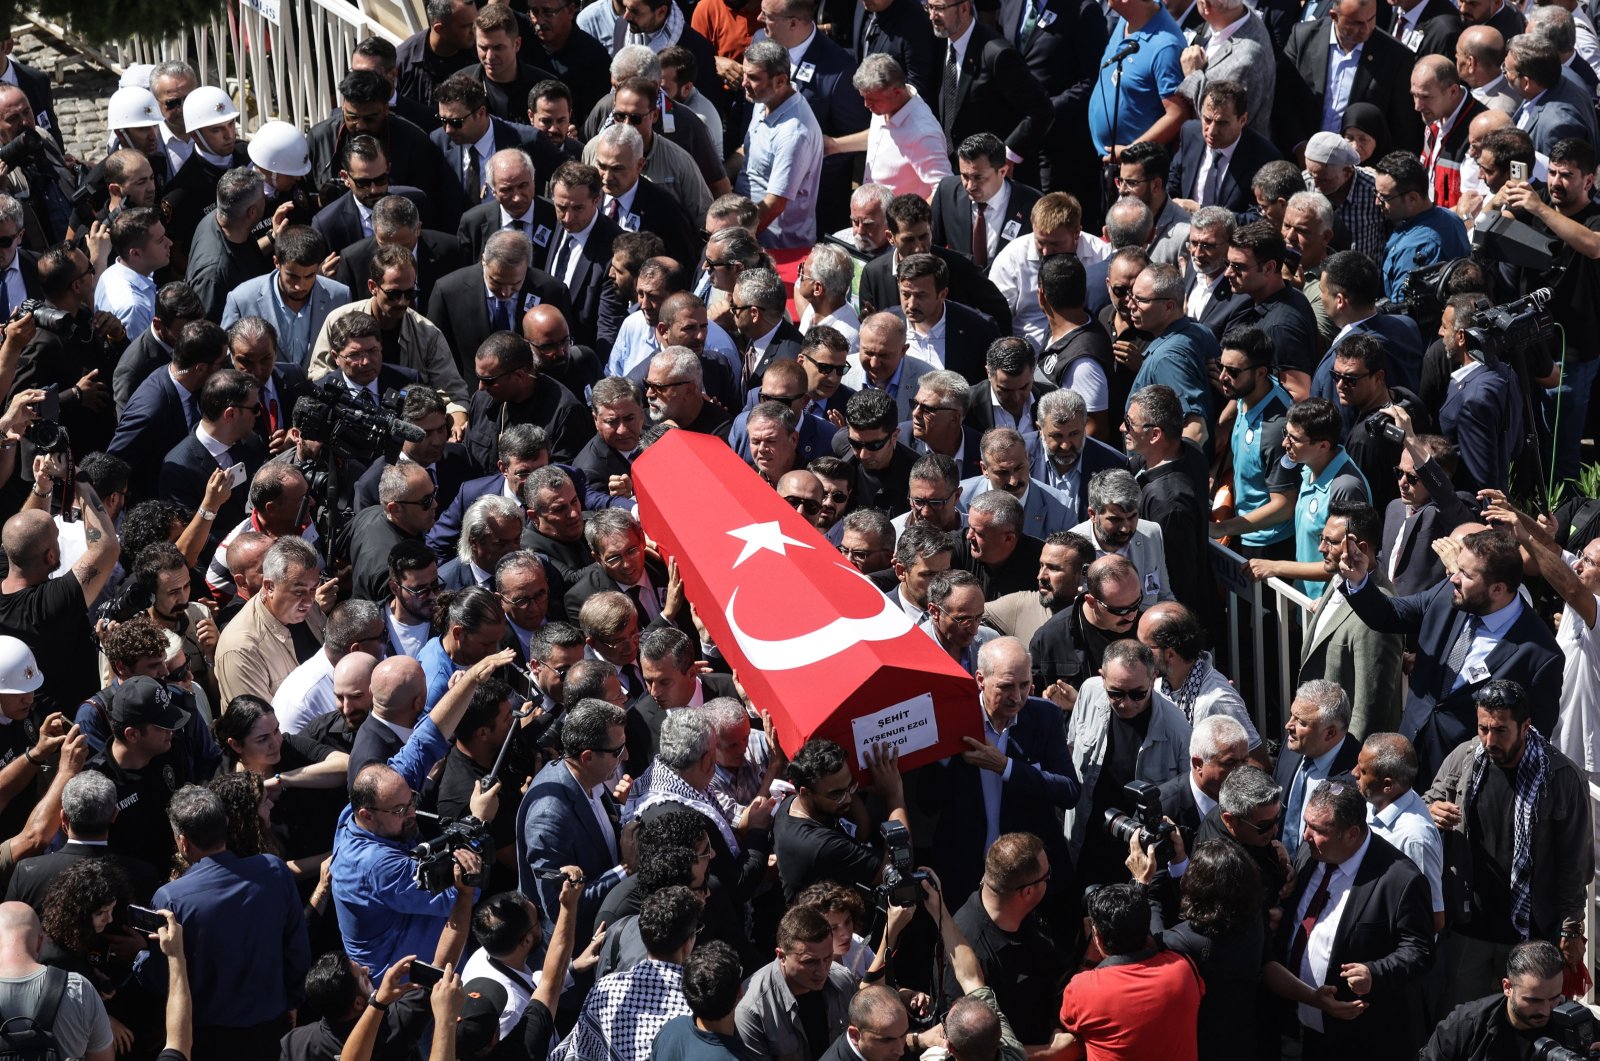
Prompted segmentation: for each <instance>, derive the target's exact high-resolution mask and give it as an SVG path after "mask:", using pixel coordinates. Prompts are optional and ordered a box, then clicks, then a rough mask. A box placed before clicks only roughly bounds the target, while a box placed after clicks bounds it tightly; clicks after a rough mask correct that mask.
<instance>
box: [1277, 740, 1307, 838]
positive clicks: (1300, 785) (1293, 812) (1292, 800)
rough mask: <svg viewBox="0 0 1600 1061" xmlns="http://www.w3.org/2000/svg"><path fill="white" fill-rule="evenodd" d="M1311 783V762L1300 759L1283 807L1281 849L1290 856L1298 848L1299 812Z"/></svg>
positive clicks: (1304, 802)
mask: <svg viewBox="0 0 1600 1061" xmlns="http://www.w3.org/2000/svg"><path fill="white" fill-rule="evenodd" d="M1310 781H1311V760H1310V759H1301V760H1300V765H1299V766H1297V767H1296V768H1295V771H1294V777H1293V778H1292V779H1290V781H1289V791H1288V793H1287V796H1288V802H1287V803H1285V804H1284V807H1283V837H1282V840H1283V847H1284V850H1285V851H1288V852H1289V854H1290V855H1291V856H1292V855H1293V854H1294V852H1295V849H1296V848H1298V847H1299V846H1300V821H1301V816H1300V812H1301V810H1302V808H1304V807H1305V804H1306V788H1307V786H1308V785H1309V783H1310Z"/></svg>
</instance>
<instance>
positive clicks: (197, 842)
mask: <svg viewBox="0 0 1600 1061" xmlns="http://www.w3.org/2000/svg"><path fill="white" fill-rule="evenodd" d="M167 821H169V822H171V823H172V835H173V836H182V837H183V838H185V839H186V840H188V841H189V843H191V844H192V845H194V846H195V847H197V848H199V849H200V850H203V851H211V850H215V849H216V848H219V847H222V846H223V845H224V844H226V843H227V842H228V812H227V811H226V810H225V809H224V808H223V806H222V797H221V796H219V795H217V794H216V793H215V792H213V791H211V790H210V789H209V788H206V787H204V786H202V785H184V786H183V787H182V788H180V789H178V791H177V792H174V793H173V794H172V799H170V800H169V801H168V802H167Z"/></svg>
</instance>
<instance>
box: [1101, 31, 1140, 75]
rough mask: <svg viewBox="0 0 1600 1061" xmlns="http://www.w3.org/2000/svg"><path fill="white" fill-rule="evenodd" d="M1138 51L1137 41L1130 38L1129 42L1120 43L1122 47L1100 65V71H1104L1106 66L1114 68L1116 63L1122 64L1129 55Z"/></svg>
mask: <svg viewBox="0 0 1600 1061" xmlns="http://www.w3.org/2000/svg"><path fill="white" fill-rule="evenodd" d="M1138 51H1139V42H1138V41H1137V40H1135V39H1131V38H1130V39H1129V40H1125V41H1123V42H1122V47H1120V48H1118V49H1117V51H1116V54H1115V55H1113V56H1112V57H1111V58H1109V59H1107V60H1106V61H1105V62H1103V63H1101V64H1100V69H1102V70H1104V69H1105V68H1106V67H1108V66H1116V65H1117V64H1118V63H1120V62H1122V60H1124V59H1126V58H1127V57H1128V56H1130V55H1134V54H1136V53H1137V52H1138Z"/></svg>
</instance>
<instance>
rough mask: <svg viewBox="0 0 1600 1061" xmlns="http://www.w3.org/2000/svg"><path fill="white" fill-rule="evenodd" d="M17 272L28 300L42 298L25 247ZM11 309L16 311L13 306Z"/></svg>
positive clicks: (35, 261) (35, 262) (35, 259)
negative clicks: (20, 275)
mask: <svg viewBox="0 0 1600 1061" xmlns="http://www.w3.org/2000/svg"><path fill="white" fill-rule="evenodd" d="M19 65H20V64H19ZM17 272H19V273H21V274H22V290H23V291H25V292H27V295H28V297H29V298H43V297H44V287H43V285H41V284H40V283H39V255H38V254H37V253H36V252H34V251H31V250H28V249H27V248H26V247H19V248H17ZM11 308H12V309H13V310H14V309H16V307H15V306H13V307H11Z"/></svg>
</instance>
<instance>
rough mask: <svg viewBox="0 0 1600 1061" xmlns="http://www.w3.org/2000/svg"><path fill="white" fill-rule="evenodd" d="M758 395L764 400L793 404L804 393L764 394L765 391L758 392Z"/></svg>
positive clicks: (802, 396)
mask: <svg viewBox="0 0 1600 1061" xmlns="http://www.w3.org/2000/svg"><path fill="white" fill-rule="evenodd" d="M759 397H760V399H761V400H762V401H764V402H781V403H782V404H784V405H793V404H794V403H795V402H797V401H799V400H800V399H801V398H804V397H805V395H804V394H765V393H763V394H760V395H759Z"/></svg>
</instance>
